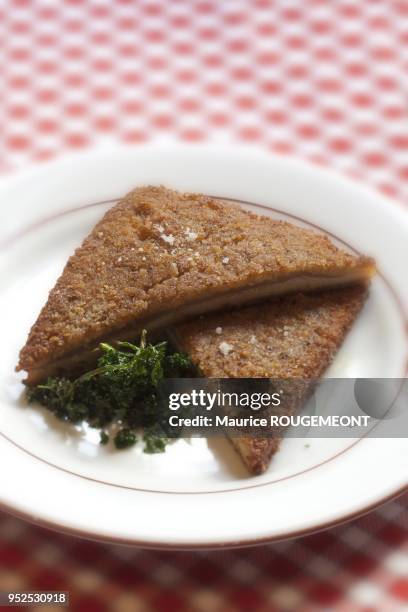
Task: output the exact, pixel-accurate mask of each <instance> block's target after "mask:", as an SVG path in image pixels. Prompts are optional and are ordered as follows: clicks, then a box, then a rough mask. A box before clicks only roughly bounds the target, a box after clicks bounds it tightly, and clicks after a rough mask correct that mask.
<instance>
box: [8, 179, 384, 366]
mask: <svg viewBox="0 0 408 612" xmlns="http://www.w3.org/2000/svg"><path fill="white" fill-rule="evenodd" d="M372 268H373V263H372V260H369V259H368V258H363V257H355V256H353V255H351V254H349V253H347V252H345V251H343V250H341V249H339V248H337V247H336V246H335V245H334V244H333V243H332V242H330V240H329V239H328V238H327V237H326V236H323V235H321V234H318V233H316V232H313V231H310V230H305V229H303V228H300V227H297V226H295V225H292V224H290V223H286V222H283V221H275V220H272V219H270V218H268V217H261V216H257V215H254V214H252V213H249V212H246V211H244V210H242V209H241V208H239V207H238V206H236V205H231V204H228V203H225V202H221V201H217V200H214V199H212V198H209V197H206V196H203V195H197V194H182V193H178V192H176V191H171V190H169V189H165V188H164V187H142V188H138V189H135V190H134V191H132V192H131V193H129V194H128V195H127V196H126V197H125V198H123V199H122V200H121V201H120V202H119V203H118V204H117V205H115V206H114V207H113V208H112V209H110V210H109V211H108V212H107V213H106V214H105V216H104V217H103V218H102V220H101V221H100V222H99V223H98V224H97V225H96V226H95V228H94V229H93V230H92V232H91V233H90V235H89V236H88V237H87V238H86V239H85V240H84V242H83V244H82V246H80V247H79V248H78V249H77V250H76V251H75V253H74V254H73V255H72V256H71V257H70V259H69V260H68V262H67V264H66V266H65V268H64V270H63V272H62V274H61V276H60V278H59V279H58V281H57V283H56V285H55V287H54V288H53V289H52V290H51V292H50V294H49V297H48V301H47V303H46V304H45V306H44V307H43V309H42V311H41V313H40V315H39V317H38V319H37V321H36V322H35V323H34V325H33V327H32V328H31V331H30V333H29V337H28V340H27V343H26V345H25V346H24V348H23V349H22V350H21V353H20V361H19V364H18V367H17V369H19V370H26V371H28V372H30V371H35V370H36V369H37V370H38V369H42V371H43V373H45V372H46V371H47V368H48V365H51V364H52V363H53V362H55V361H56V360H59V359H64V358H65V357H66V356H69V355H71V356H72V355H74V357H75V356H76V353H77V352H78V353H79V352H81V351H84V350H91V349H92V348H94V347H95V346H97V345H98V343H99V342H100V341H102V340H104V339H106V337H107V336H111V335H112V334H115V333H118V334H119V335H121V334H122V336H124V337H126V330H127V328H129V327H131V329H132V330H133V333H134V337H136V335H135V334H136V333H138V332H139V331H140V329H138V323H139V322H140V326H139V327H142V326H143V327H147V328H149V325H150V323H151V321H152V320H154V319H155V318H157V317H160V316H161V315H163V314H166V313H170V316H173V317H177V316H181V315H182V314H183V308H185V307H186V305H189V304H200V302H201V301H202V300H203V299H208V297H209V296H217V295H222V294H226V293H228V292H234V291H239V289H241V288H245V287H248V286H251V285H257V284H258V283H262V282H264V281H271V280H272V281H274V280H279V279H282V278H288V277H291V276H296V275H302V274H306V275H319V276H325V275H329V276H333V275H334V276H335V275H341V274H343V273H344V271H349V270H357V271H358V273H359V274H360V275H361V276H363V277H365V276H367V274H368V275H369V274H370V273H371V272H370V270H371V269H372Z"/></svg>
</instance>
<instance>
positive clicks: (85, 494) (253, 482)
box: [0, 146, 408, 548]
mask: <svg viewBox="0 0 408 612" xmlns="http://www.w3.org/2000/svg"><path fill="white" fill-rule="evenodd" d="M149 183H156V184H164V185H167V186H170V187H175V188H178V189H181V190H191V191H198V192H205V193H208V194H212V195H216V196H222V197H228V198H234V199H238V200H241V201H246V202H247V203H253V204H256V205H258V206H260V207H263V208H262V210H263V212H264V214H272V215H274V216H277V215H278V216H280V215H284V216H288V215H289V217H295V218H296V219H297V222H299V223H305V224H311V225H315V226H318V227H319V228H321V229H323V230H325V231H327V232H329V233H331V234H333V235H334V236H335V237H336V238H337V239H339V240H341V241H345V242H346V243H347V244H349V245H350V246H351V247H352V248H355V249H357V250H359V251H361V252H364V253H367V254H370V255H373V256H374V257H375V258H376V259H377V262H378V264H379V268H380V271H381V273H382V276H379V277H378V278H377V279H376V280H375V281H374V283H373V288H372V291H371V295H370V298H369V301H368V303H367V305H366V306H365V308H364V311H363V313H362V315H361V317H360V318H359V320H358V323H357V325H356V326H355V327H354V329H353V330H352V332H351V334H350V335H349V337H348V338H347V340H346V342H345V344H344V346H343V347H342V349H341V351H340V353H339V354H338V356H337V358H336V360H335V362H334V364H333V366H332V368H331V372H330V374H331V375H332V376H341V377H347V376H352V377H354V376H364V377H394V376H395V377H397V376H403V375H405V371H406V369H405V368H406V363H407V355H408V350H407V336H406V332H407V330H406V324H405V320H404V318H405V314H404V313H406V312H407V304H408V285H407V283H406V262H407V261H408V219H407V214H406V212H405V211H403V209H402V208H400V207H399V206H398V205H397V204H395V203H393V202H391V201H389V200H387V199H386V198H384V197H383V196H381V195H379V194H378V193H376V192H374V191H372V190H370V189H367V188H365V187H363V186H361V185H359V184H356V183H354V182H352V181H350V180H348V179H345V178H343V177H340V176H338V175H336V174H335V173H333V172H331V171H329V170H323V169H321V168H318V167H314V166H311V165H308V164H306V163H304V162H301V161H297V160H293V159H289V158H286V157H277V156H274V155H266V154H260V153H256V152H254V151H248V150H246V151H245V150H237V149H235V148H234V149H227V148H219V147H217V148H214V147H210V146H208V147H202V146H200V147H186V146H173V147H171V148H170V147H169V148H163V147H160V148H159V147H154V146H152V147H145V148H135V149H119V150H116V151H105V152H104V151H100V152H97V153H92V154H87V155H83V156H78V157H72V158H69V159H65V160H63V161H60V162H55V163H52V164H48V165H44V166H41V167H37V168H34V169H33V170H31V171H29V172H27V173H25V174H23V175H19V176H15V177H12V178H11V179H8V180H7V181H4V182H3V184H2V185H1V186H0V197H1V202H2V210H3V214H2V223H1V227H0V239H1V245H2V251H3V257H2V260H1V265H0V287H1V298H2V299H1V307H0V326H1V329H0V337H1V352H2V360H1V365H0V377H1V396H0V403H1V407H0V453H1V463H2V469H1V471H0V504H1V506H2V507H3V508H5V509H8V510H10V511H11V512H14V513H16V514H18V515H20V516H23V517H25V518H27V519H29V520H33V521H35V522H38V523H40V524H43V525H48V526H51V527H55V528H58V529H61V530H65V531H68V532H71V533H76V534H80V535H84V536H87V537H91V538H100V539H103V540H111V541H116V542H126V543H135V544H140V545H143V546H153V547H154V546H156V547H178V548H181V547H192V548H193V547H200V546H203V547H209V546H227V545H238V544H240V545H243V544H249V543H257V542H262V541H268V540H276V539H282V538H285V537H290V536H294V535H298V534H303V533H308V532H310V531H313V530H317V529H320V528H323V527H326V526H329V525H333V524H336V523H338V522H340V521H343V520H345V519H347V518H349V517H352V516H355V515H356V514H358V513H361V512H364V511H366V510H368V509H369V508H371V507H373V506H375V505H376V504H378V503H380V502H382V501H384V500H386V499H388V498H390V497H392V496H393V495H396V494H397V493H398V492H400V491H401V490H403V489H404V487H406V485H407V465H408V441H407V439H405V438H401V439H394V440H387V439H364V440H345V439H341V440H317V439H316V440H313V441H312V443H311V445H310V447H308V448H306V447H305V444H304V440H299V439H288V440H285V442H284V443H283V445H282V449H281V450H280V451H279V453H278V454H277V456H276V457H275V458H274V460H273V461H272V463H271V466H270V469H269V470H268V471H267V473H266V474H264V475H262V476H259V477H256V478H249V477H248V476H247V475H246V474H245V471H244V469H243V468H242V467H241V465H240V462H239V460H238V458H237V457H236V456H235V454H234V452H233V451H232V449H231V448H230V447H229V446H228V443H227V442H226V441H223V440H219V441H218V442H216V443H215V442H211V443H209V444H207V442H206V441H205V440H199V439H197V440H193V441H192V442H191V443H189V442H187V441H184V440H180V441H178V442H176V443H175V444H174V445H172V446H170V447H169V448H168V450H167V452H166V453H165V454H163V455H154V456H151V455H150V456H149V455H145V454H143V453H142V452H141V450H140V448H139V447H138V446H137V447H135V448H132V449H130V450H128V451H123V452H114V451H111V450H109V449H106V448H105V447H101V446H100V445H99V444H98V435H95V432H94V431H92V430H76V429H75V428H74V427H72V426H65V425H61V424H60V423H58V422H57V421H56V420H55V419H54V418H53V417H51V416H50V415H49V414H47V413H46V411H42V410H41V409H39V408H37V407H26V406H25V404H24V401H22V399H21V389H22V387H21V383H20V380H21V376H18V375H17V374H15V373H14V372H13V368H14V365H15V363H16V361H17V354H18V350H19V348H20V347H21V346H22V345H23V344H24V341H25V338H26V335H27V332H28V329H29V327H30V325H31V324H32V322H33V321H34V319H35V318H36V316H37V313H38V311H39V309H40V307H41V305H42V304H43V303H44V301H45V299H46V296H47V292H48V290H49V289H50V288H51V286H52V285H53V283H54V281H55V279H56V278H57V276H58V274H59V273H60V271H61V269H62V267H63V265H64V262H65V261H66V258H67V257H68V255H69V254H70V253H71V252H72V250H73V249H74V248H75V246H76V245H78V244H79V243H80V241H81V239H82V238H83V237H84V236H85V235H86V234H87V233H88V231H89V230H90V228H91V227H92V226H93V225H94V223H95V221H96V220H97V219H99V218H100V217H101V215H102V213H103V212H104V211H105V210H106V209H107V207H108V206H109V205H110V204H109V203H106V201H108V200H109V201H112V200H114V199H115V198H118V197H120V196H122V195H123V194H124V193H126V192H127V191H128V190H130V189H131V188H133V187H135V186H136V185H140V184H149ZM101 202H105V204H104V203H101ZM248 205H249V204H248ZM249 206H250V205H249ZM250 207H251V206H250ZM256 207H257V206H256ZM256 207H255V208H256ZM277 211H278V212H277Z"/></svg>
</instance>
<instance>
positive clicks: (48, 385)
mask: <svg viewBox="0 0 408 612" xmlns="http://www.w3.org/2000/svg"><path fill="white" fill-rule="evenodd" d="M100 350H101V356H100V357H99V359H98V363H97V367H96V368H95V369H93V370H91V371H89V372H86V373H85V374H83V375H82V376H80V377H79V378H76V379H74V380H70V379H68V378H57V377H54V378H48V379H47V380H46V381H45V382H44V383H43V384H40V385H37V386H36V387H30V388H28V389H27V398H28V401H29V402H35V401H36V402H39V403H40V404H42V405H43V406H45V407H46V408H48V409H49V410H50V411H51V412H52V413H53V414H54V415H55V416H56V417H57V418H59V419H60V420H62V421H66V422H69V423H76V424H78V423H81V422H83V421H84V422H87V423H89V425H91V427H96V428H98V429H100V430H101V433H100V436H101V437H100V441H101V444H107V443H108V441H109V435H108V434H107V432H106V430H105V428H106V427H107V426H109V425H111V424H117V425H118V426H119V430H118V431H117V432H116V434H115V436H114V444H115V446H116V448H128V447H130V446H133V445H134V444H135V442H136V441H137V430H138V429H140V428H143V430H144V434H143V442H144V452H147V453H158V452H163V451H164V450H165V446H166V444H167V442H168V441H169V440H168V438H167V437H166V434H167V435H168V434H169V433H170V432H169V431H168V421H167V419H166V418H165V412H164V406H163V403H162V402H161V401H160V390H159V385H160V382H161V381H162V380H163V379H164V378H176V377H180V376H182V375H188V373H189V372H191V362H190V359H189V358H188V356H186V355H184V354H182V353H171V352H169V350H168V346H167V343H166V342H161V343H159V344H155V345H153V344H147V342H146V332H145V331H144V332H143V333H142V337H141V341H140V345H139V346H137V345H135V344H131V343H130V342H118V343H117V346H115V347H114V346H111V345H110V344H106V343H102V344H101V345H100ZM173 437H174V432H173Z"/></svg>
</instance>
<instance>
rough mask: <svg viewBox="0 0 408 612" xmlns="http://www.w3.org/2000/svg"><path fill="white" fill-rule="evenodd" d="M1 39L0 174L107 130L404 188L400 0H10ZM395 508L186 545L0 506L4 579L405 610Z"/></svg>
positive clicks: (407, 178)
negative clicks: (261, 540) (300, 528)
mask: <svg viewBox="0 0 408 612" xmlns="http://www.w3.org/2000/svg"><path fill="white" fill-rule="evenodd" d="M0 40H1V51H2V52H1V58H0V83H1V88H0V91H1V95H0V170H1V171H3V172H4V173H7V172H10V171H13V170H15V169H18V168H24V167H26V166H27V165H29V164H30V163H31V162H33V161H38V160H46V159H49V158H50V157H54V156H57V155H60V154H62V153H64V152H66V151H67V150H72V149H83V148H86V147H91V146H95V145H99V144H106V143H110V142H112V143H118V142H124V143H134V144H135V145H137V144H140V143H143V142H146V141H153V140H154V141H174V140H184V141H194V142H200V141H204V140H207V141H213V142H223V143H225V142H246V143H251V144H257V145H258V146H259V147H263V148H266V149H269V150H273V151H278V152H280V153H283V154H296V155H298V156H301V157H305V158H308V159H311V160H313V161H315V162H317V163H322V164H328V165H330V166H331V167H334V168H337V169H339V170H340V171H342V172H345V173H348V174H351V175H353V176H355V177H358V178H360V179H362V180H364V181H365V182H366V183H371V184H372V185H373V186H374V187H377V188H379V189H381V190H384V191H385V192H387V193H388V194H391V195H393V196H396V197H397V198H398V199H399V201H400V202H401V203H402V205H404V204H407V203H408V108H407V95H408V88H407V83H408V2H407V1H406V0H88V1H85V0H60V1H59V2H55V1H54V0H35V1H33V0H8V1H7V2H6V1H4V2H0ZM407 506H408V500H407V498H406V497H405V498H400V499H399V500H398V501H394V502H391V503H388V504H387V505H385V506H384V507H382V508H380V509H378V510H377V511H375V512H373V513H371V514H369V515H368V516H366V517H364V518H361V519H359V520H357V521H354V522H352V523H350V524H348V525H346V526H343V527H338V528H336V529H332V530H330V531H327V532H325V533H322V534H320V535H314V536H309V537H306V538H303V539H299V540H296V541H291V542H285V543H281V544H275V545H270V546H265V547H262V548H259V549H243V550H239V551H223V552H200V553H187V552H183V553H170V552H166V553H164V552H163V553H161V552H160V553H159V552H147V551H140V550H134V549H126V548H119V547H114V546H107V545H102V544H93V543H89V542H82V541H79V540H76V539H73V538H70V537H67V536H62V535H57V534H55V533H51V532H48V531H44V530H41V529H38V528H35V527H32V526H30V525H26V524H24V523H22V522H20V521H18V520H16V519H13V518H10V517H7V516H4V515H2V516H1V517H0V542H1V546H0V590H1V589H3V590H4V589H20V590H28V589H31V590H33V589H37V590H39V589H44V590H47V589H48V590H55V589H63V590H69V591H70V592H71V601H72V605H73V608H75V609H76V610H84V611H86V612H93V611H95V612H98V611H100V610H101V611H102V610H118V611H120V612H122V611H127V610H129V611H132V612H133V611H136V610H143V611H144V610H159V611H160V610H163V611H165V612H169V611H170V612H171V611H172V610H174V611H176V610H177V611H179V610H181V611H183V610H186V611H187V610H188V611H190V610H197V611H205V612H211V611H220V612H226V611H229V610H231V611H232V610H251V611H252V610H268V611H271V612H274V611H275V610H276V611H278V612H281V611H286V610H288V611H289V610H301V611H305V612H307V611H311V612H312V611H313V612H315V611H320V610H330V611H331V610H333V611H338V612H340V611H344V612H354V611H356V612H357V611H358V612H363V611H364V612H365V611H369V610H373V611H377V610H381V612H387V611H390V612H391V611H394V610H395V611H399V610H404V609H407V610H408V603H407V602H408V580H407V576H408V547H407V534H408V519H407ZM47 609H48V610H51V608H47Z"/></svg>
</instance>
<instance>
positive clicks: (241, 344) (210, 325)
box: [171, 285, 367, 474]
mask: <svg viewBox="0 0 408 612" xmlns="http://www.w3.org/2000/svg"><path fill="white" fill-rule="evenodd" d="M366 296H367V287H366V286H363V285H360V286H355V287H350V288H346V289H341V290H331V291H325V292H322V293H314V294H309V295H304V294H295V295H290V296H285V297H282V298H277V299H274V300H273V301H270V302H265V303H263V304H260V305H258V306H248V307H246V308H242V309H239V310H234V311H232V312H229V313H228V312H223V313H217V314H211V315H207V316H205V317H202V318H199V319H196V320H195V321H192V322H189V323H185V324H181V325H178V326H176V327H175V328H174V329H173V330H172V331H171V337H172V339H173V341H174V343H175V344H176V346H177V347H178V348H179V349H180V350H183V351H185V352H186V353H188V354H189V355H190V356H191V359H192V361H193V363H194V364H195V365H196V367H197V368H198V370H199V372H200V373H201V375H202V376H204V377H206V378H274V379H281V380H284V379H285V380H286V379H287V381H288V382H290V381H291V380H292V381H294V382H296V381H302V380H303V381H304V386H303V388H302V389H301V392H300V393H299V395H298V396H297V397H296V401H295V403H297V404H298V405H291V406H288V408H287V411H288V413H293V412H294V411H296V410H299V409H300V408H301V407H302V405H303V402H304V401H305V399H306V397H307V395H308V385H311V384H312V380H313V379H317V378H319V377H321V376H322V375H323V374H324V372H325V370H326V369H327V367H328V366H329V365H330V363H331V361H332V359H333V357H334V355H335V353H336V352H337V350H338V349H339V347H340V345H341V344H342V342H343V340H344V338H345V336H346V334H347V331H348V330H349V328H350V326H351V325H352V323H353V322H354V320H355V318H356V317H357V315H358V313H359V311H360V309H361V308H362V306H363V304H364V301H365V299H366ZM289 389H290V385H289ZM230 441H231V442H232V444H233V446H234V447H235V449H236V450H237V451H238V453H239V454H240V456H241V458H242V460H243V462H244V463H245V465H246V466H247V468H248V470H249V472H250V473H251V474H261V473H262V472H264V471H265V470H266V469H267V467H268V465H269V462H270V459H271V457H272V455H273V454H274V453H275V452H276V451H277V450H278V448H279V444H280V441H281V439H280V438H279V437H268V438H261V437H255V436H242V437H231V438H230Z"/></svg>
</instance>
